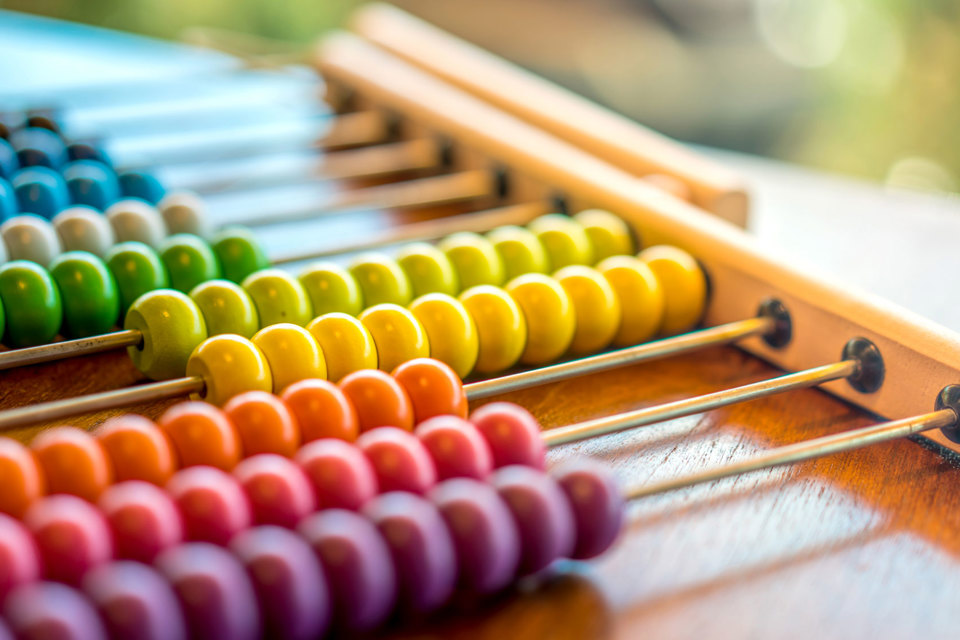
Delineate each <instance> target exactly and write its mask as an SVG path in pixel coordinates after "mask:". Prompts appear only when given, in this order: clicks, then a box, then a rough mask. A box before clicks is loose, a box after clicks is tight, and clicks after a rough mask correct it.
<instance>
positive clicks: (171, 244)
mask: <svg viewBox="0 0 960 640" xmlns="http://www.w3.org/2000/svg"><path fill="white" fill-rule="evenodd" d="M157 252H158V253H159V255H160V260H162V261H163V266H164V267H166V269H167V275H168V276H169V277H170V286H171V287H173V288H174V289H176V290H178V291H182V292H184V293H189V292H190V291H192V290H193V288H194V287H196V286H197V285H198V284H200V283H201V282H206V281H208V280H213V279H215V278H219V277H220V263H219V262H218V261H217V257H216V256H215V255H214V254H213V250H212V249H211V248H210V245H208V244H207V243H206V242H205V241H204V240H203V239H201V238H200V237H199V236H195V235H191V234H189V233H178V234H176V235H173V236H170V237H168V238H166V239H165V240H164V241H163V242H162V243H160V246H159V247H158V249H157Z"/></svg>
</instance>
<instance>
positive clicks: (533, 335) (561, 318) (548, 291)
mask: <svg viewBox="0 0 960 640" xmlns="http://www.w3.org/2000/svg"><path fill="white" fill-rule="evenodd" d="M505 289H506V290H507V293H509V294H510V296H511V297H513V299H514V300H516V301H517V304H518V305H520V309H521V310H522V311H523V316H524V318H525V319H526V322H527V346H526V347H525V348H524V350H523V355H521V356H520V361H521V362H523V363H524V364H543V363H545V362H552V361H553V360H556V359H558V358H559V357H560V356H562V355H563V354H564V353H566V351H567V349H568V348H569V347H570V343H571V342H572V341H573V334H574V331H575V330H576V328H577V318H576V314H575V313H574V310H573V303H572V302H570V297H569V296H568V295H567V292H566V290H564V288H563V287H562V286H560V283H558V282H557V281H556V280H554V279H553V278H551V277H549V276H545V275H543V274H541V273H527V274H524V275H522V276H518V277H516V278H514V279H513V280H511V281H510V282H508V283H507V286H506V287H505Z"/></svg>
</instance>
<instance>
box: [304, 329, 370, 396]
mask: <svg viewBox="0 0 960 640" xmlns="http://www.w3.org/2000/svg"><path fill="white" fill-rule="evenodd" d="M307 331H309V332H310V334H311V335H312V336H313V337H314V338H316V339H317V342H318V343H319V344H320V349H321V351H323V356H324V358H325V359H326V361H327V377H328V378H329V379H330V380H331V381H333V382H339V380H340V378H342V377H344V376H345V375H347V374H348V373H353V372H354V371H358V370H360V369H376V368H377V346H376V345H375V344H374V342H373V337H372V336H371V335H370V332H369V331H367V328H366V327H364V326H363V323H362V322H360V321H359V320H357V319H356V318H354V317H353V316H348V315H347V314H345V313H328V314H326V315H322V316H320V317H319V318H316V319H315V320H314V321H313V322H311V323H310V324H308V325H307Z"/></svg>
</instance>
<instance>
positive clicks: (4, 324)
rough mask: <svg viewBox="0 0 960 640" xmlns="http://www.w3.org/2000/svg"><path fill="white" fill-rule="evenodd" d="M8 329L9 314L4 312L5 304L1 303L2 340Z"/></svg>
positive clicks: (0, 328)
mask: <svg viewBox="0 0 960 640" xmlns="http://www.w3.org/2000/svg"><path fill="white" fill-rule="evenodd" d="M6 329H7V314H6V313H5V312H4V310H3V302H2V301H0V338H3V332H4V331H6Z"/></svg>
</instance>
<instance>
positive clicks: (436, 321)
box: [409, 293, 480, 378]
mask: <svg viewBox="0 0 960 640" xmlns="http://www.w3.org/2000/svg"><path fill="white" fill-rule="evenodd" d="M409 309H410V313H412V314H413V316H414V317H415V318H416V319H417V321H418V322H419V323H420V326H421V327H423V330H424V332H425V333H426V334H427V342H428V343H429V344H430V357H431V358H434V359H436V360H440V361H441V362H444V363H446V364H447V365H449V366H450V368H451V369H453V371H454V372H456V374H457V375H458V376H459V377H461V378H465V377H467V376H468V375H470V372H471V371H473V367H474V366H475V365H476V363H477V358H478V357H479V356H480V342H479V339H478V337H477V327H476V325H475V324H474V322H473V317H472V316H471V315H470V314H469V313H467V309H466V307H464V306H463V303H462V302H460V301H459V300H457V299H456V298H452V297H450V296H448V295H445V294H442V293H429V294H427V295H425V296H421V297H419V298H417V299H416V300H414V301H413V302H411V303H410V306H409Z"/></svg>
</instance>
